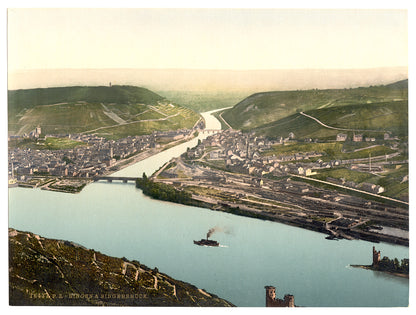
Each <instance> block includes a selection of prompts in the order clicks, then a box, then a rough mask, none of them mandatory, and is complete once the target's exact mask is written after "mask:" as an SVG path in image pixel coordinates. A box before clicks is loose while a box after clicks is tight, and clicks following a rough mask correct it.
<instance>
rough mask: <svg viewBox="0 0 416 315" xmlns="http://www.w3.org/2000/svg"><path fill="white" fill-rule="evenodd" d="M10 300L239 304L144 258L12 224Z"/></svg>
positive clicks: (21, 302) (31, 302)
mask: <svg viewBox="0 0 416 315" xmlns="http://www.w3.org/2000/svg"><path fill="white" fill-rule="evenodd" d="M9 298H10V300H9V303H10V305H45V306H46V305H55V306H57V305H61V306H62V305H67V306H69V305H71V306H75V305H78V306H221V307H224V306H233V305H232V304H231V303H229V302H227V301H225V300H223V299H221V298H219V297H217V296H215V295H213V294H209V293H207V292H205V291H204V290H202V289H198V288H196V287H195V286H193V285H191V284H189V283H185V282H182V281H179V280H175V279H173V278H171V277H169V276H167V275H165V274H163V273H160V272H159V271H158V270H157V268H154V269H150V268H148V267H146V266H145V265H143V264H140V263H139V262H138V261H135V260H133V261H129V260H127V259H126V258H114V257H109V256H106V255H104V254H101V253H100V252H97V251H94V250H92V249H86V248H84V247H82V246H80V245H78V244H75V243H71V242H68V241H61V240H53V239H47V238H43V237H40V236H38V235H35V234H32V233H27V232H20V231H16V230H14V229H9Z"/></svg>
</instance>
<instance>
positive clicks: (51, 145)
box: [9, 137, 87, 150]
mask: <svg viewBox="0 0 416 315" xmlns="http://www.w3.org/2000/svg"><path fill="white" fill-rule="evenodd" d="M84 145H87V144H86V143H85V142H81V141H74V140H71V139H68V138H54V137H48V138H46V140H35V139H19V140H11V141H9V147H10V148H13V147H19V148H26V149H29V148H30V149H35V150H63V149H73V148H75V147H78V146H84Z"/></svg>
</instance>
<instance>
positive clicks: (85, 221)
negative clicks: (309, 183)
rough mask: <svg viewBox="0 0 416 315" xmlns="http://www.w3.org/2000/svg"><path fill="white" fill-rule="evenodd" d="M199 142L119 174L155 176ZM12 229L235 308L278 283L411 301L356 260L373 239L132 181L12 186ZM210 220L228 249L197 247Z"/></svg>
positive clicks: (315, 296)
mask: <svg viewBox="0 0 416 315" xmlns="http://www.w3.org/2000/svg"><path fill="white" fill-rule="evenodd" d="M204 117H206V122H207V128H209V129H219V128H220V127H219V122H218V121H217V120H216V119H215V118H213V117H212V116H211V115H209V114H208V113H204ZM207 117H209V118H207ZM211 117H212V118H211ZM214 123H215V124H217V123H218V124H217V125H212V124H214ZM199 137H200V138H202V137H206V135H202V134H201V135H200V136H199ZM197 141H198V139H193V140H191V141H189V142H187V143H184V144H181V145H178V146H176V147H174V148H171V149H169V150H166V151H164V152H161V153H159V154H157V155H155V156H153V157H150V158H148V159H146V160H143V161H141V162H139V163H137V164H135V165H132V166H130V167H128V168H125V169H123V170H121V171H119V172H117V173H115V174H114V175H129V176H137V175H139V174H140V175H141V174H142V172H146V174H152V173H153V172H154V171H155V170H157V169H158V168H159V167H160V166H161V165H163V163H165V162H166V161H168V160H170V158H172V157H175V156H178V155H179V154H181V153H182V152H184V151H185V150H186V148H187V147H192V146H194V145H195V144H196V143H197ZM9 226H10V227H13V228H16V229H18V230H24V231H30V232H33V233H36V234H40V235H42V236H44V237H49V238H57V239H65V240H70V241H74V242H76V243H79V244H82V245H84V246H85V247H87V248H92V249H95V250H98V251H100V252H102V253H104V254H107V255H111V256H116V257H123V256H124V257H126V258H128V259H136V260H138V261H140V262H141V263H143V264H145V265H147V266H148V267H150V268H153V267H158V269H159V271H160V272H163V273H166V274H168V275H170V276H172V277H174V278H176V279H179V280H183V281H186V282H190V283H192V284H194V285H196V286H197V287H199V288H204V289H205V290H207V291H208V292H211V293H214V294H216V295H218V296H220V297H222V298H225V299H227V300H228V301H230V302H232V303H234V304H235V305H237V306H264V305H265V289H264V286H266V285H273V286H275V287H276V293H277V296H278V297H279V298H283V295H284V294H287V293H289V294H293V295H294V296H295V303H296V305H300V306H322V307H323V306H345V307H346V306H408V301H409V299H408V294H409V293H408V292H409V280H408V279H405V278H399V277H395V276H392V275H388V274H384V273H380V272H374V271H370V270H362V269H357V268H351V267H349V264H371V259H372V258H371V257H372V256H371V255H372V246H373V245H374V244H373V243H370V242H365V241H347V240H340V241H329V240H326V239H325V235H324V234H320V233H316V232H312V231H308V230H304V229H301V228H297V227H292V226H288V225H284V224H280V223H275V222H268V221H262V220H258V219H252V218H246V217H241V216H235V215H231V214H227V213H222V212H216V211H211V210H208V209H203V208H196V207H189V206H184V205H179V204H174V203H169V202H163V201H157V200H153V199H150V198H148V197H147V196H144V195H143V194H142V192H141V190H138V189H136V188H135V185H134V184H125V183H117V182H113V183H106V182H97V183H93V184H90V185H88V186H87V187H86V188H84V189H83V191H82V192H81V193H80V194H65V193H57V192H51V191H43V190H40V189H27V188H12V189H9ZM212 227H218V231H217V232H216V233H214V234H213V235H212V238H213V239H215V240H217V241H219V242H220V244H222V246H221V247H201V246H196V245H194V244H193V240H197V239H201V238H203V237H205V235H206V233H207V232H208V230H209V229H210V228H212ZM375 246H376V248H377V250H380V251H381V255H382V256H389V257H390V258H394V257H397V258H399V260H400V259H402V258H405V257H406V258H407V257H409V251H408V248H407V247H403V246H394V245H390V244H385V243H379V244H375ZM85 293H88V292H85Z"/></svg>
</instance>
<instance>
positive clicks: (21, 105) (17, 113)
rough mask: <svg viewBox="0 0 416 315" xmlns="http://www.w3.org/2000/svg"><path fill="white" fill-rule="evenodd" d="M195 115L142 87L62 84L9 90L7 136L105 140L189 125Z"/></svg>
mask: <svg viewBox="0 0 416 315" xmlns="http://www.w3.org/2000/svg"><path fill="white" fill-rule="evenodd" d="M198 119H199V115H198V114H197V113H196V112H194V111H192V110H191V109H188V108H185V107H182V106H179V105H177V104H173V103H171V102H169V101H168V100H166V99H164V98H163V97H161V96H159V95H157V94H155V93H153V92H151V91H149V90H146V89H143V88H139V87H131V86H112V87H67V88H50V89H34V90H17V91H9V134H15V135H23V134H25V133H26V134H28V133H30V132H31V131H32V130H33V129H34V128H35V127H36V126H40V127H41V128H42V133H44V134H70V133H94V134H97V135H99V136H104V137H106V138H109V139H119V138H123V137H126V136H130V135H142V134H149V133H151V132H152V131H154V130H161V131H164V130H176V129H181V128H192V127H193V126H194V124H195V123H196V122H197V121H198Z"/></svg>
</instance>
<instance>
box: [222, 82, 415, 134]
mask: <svg viewBox="0 0 416 315" xmlns="http://www.w3.org/2000/svg"><path fill="white" fill-rule="evenodd" d="M407 85H408V81H407V80H403V81H399V82H395V83H393V84H388V85H380V86H370V87H359V88H354V89H331V90H316V89H314V90H298V91H277V92H264V93H256V94H253V95H251V96H249V97H248V98H246V99H244V100H242V101H241V102H239V103H238V104H237V105H235V106H234V107H233V108H231V109H229V110H227V111H225V112H224V114H223V117H224V118H225V120H226V121H227V122H228V123H229V124H230V125H231V126H232V127H233V128H235V129H242V130H256V131H259V133H261V134H265V135H269V136H273V135H281V136H284V134H287V133H289V132H290V131H293V132H294V133H295V135H296V134H298V135H299V136H300V137H314V136H328V135H333V134H336V133H337V132H339V131H337V130H330V129H328V128H325V127H323V126H321V125H319V124H318V123H317V122H315V121H313V120H312V119H310V118H307V117H305V116H303V115H301V114H300V112H304V113H305V114H308V115H311V116H313V117H315V118H317V119H319V120H320V121H322V122H323V123H325V124H327V125H330V126H334V127H338V128H346V129H371V130H380V131H385V130H389V131H391V129H393V131H394V132H395V133H400V134H404V133H407V99H408V87H407Z"/></svg>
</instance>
